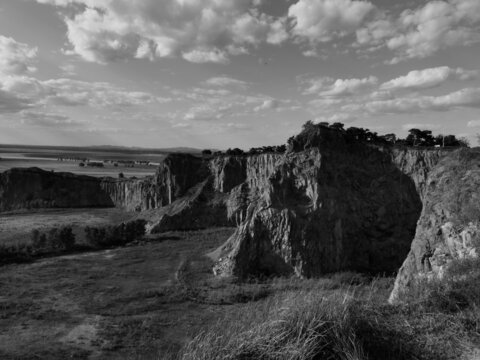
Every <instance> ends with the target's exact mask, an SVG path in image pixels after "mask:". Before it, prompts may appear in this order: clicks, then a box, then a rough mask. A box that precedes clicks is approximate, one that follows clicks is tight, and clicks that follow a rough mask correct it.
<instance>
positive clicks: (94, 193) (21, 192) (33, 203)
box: [0, 168, 114, 211]
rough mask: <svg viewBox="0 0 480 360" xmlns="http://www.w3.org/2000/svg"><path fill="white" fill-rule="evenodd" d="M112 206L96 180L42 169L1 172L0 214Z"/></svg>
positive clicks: (110, 200)
mask: <svg viewBox="0 0 480 360" xmlns="http://www.w3.org/2000/svg"><path fill="white" fill-rule="evenodd" d="M113 206H114V203H113V201H112V199H111V198H110V196H109V195H108V194H107V193H106V192H104V191H103V190H102V188H101V186H100V181H99V180H98V179H96V178H94V177H90V176H81V175H73V174H70V173H57V172H50V171H45V170H42V169H39V168H28V169H20V168H14V169H10V170H7V171H4V172H3V173H0V211H10V210H19V209H35V208H59V207H69V208H81V207H113Z"/></svg>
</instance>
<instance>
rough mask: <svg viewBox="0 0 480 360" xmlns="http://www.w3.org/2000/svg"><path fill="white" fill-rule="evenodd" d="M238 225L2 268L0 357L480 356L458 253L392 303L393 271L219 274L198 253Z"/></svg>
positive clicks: (472, 294) (440, 359)
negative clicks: (438, 279) (406, 297)
mask: <svg viewBox="0 0 480 360" xmlns="http://www.w3.org/2000/svg"><path fill="white" fill-rule="evenodd" d="M232 231H233V229H230V228H225V229H209V230H202V231H192V232H172V233H167V234H162V235H157V236H156V237H152V238H150V239H149V241H147V242H142V243H139V244H137V245H135V246H129V247H123V248H118V249H112V250H108V251H99V252H92V253H85V254H74V255H68V256H61V257H56V258H49V259H43V260H39V261H37V262H35V263H32V264H24V265H8V266H5V267H3V268H2V272H1V273H0V286H1V288H2V294H1V297H0V357H1V358H2V359H30V358H35V356H37V358H46V359H65V358H77V359H87V358H101V359H107V360H108V359H162V360H163V359H175V360H190V359H199V360H202V359H212V360H215V359H227V360H228V359H231V360H234V359H235V360H237V359H238V360H240V359H241V360H247V359H252V360H253V359H264V360H270V359H279V360H293V359H298V360H300V359H302V360H303V359H342V360H343V359H345V360H353V359H355V360H367V359H368V360H390V359H391V360H403V359H405V360H406V359H409V360H410V359H420V360H433V359H435V360H450V359H468V360H473V359H478V358H479V357H478V354H477V357H475V355H473V353H472V355H471V356H470V357H468V356H467V355H466V354H468V352H469V351H473V349H474V348H475V347H477V348H480V333H479V330H480V325H479V324H480V322H479V318H480V313H479V296H478V292H479V290H478V289H477V287H478V286H476V285H477V284H478V283H479V282H478V277H477V276H478V269H479V264H478V263H477V262H475V261H472V262H471V263H459V264H457V265H456V267H452V269H451V273H450V275H451V276H450V277H446V278H445V279H444V281H443V282H442V283H439V284H429V286H431V288H429V289H430V290H431V291H427V292H426V293H425V292H424V293H423V295H422V296H420V295H419V294H420V293H418V294H415V293H412V294H410V295H411V301H410V303H408V304H407V303H406V304H401V305H395V306H392V305H388V304H387V303H386V301H387V298H388V295H389V293H390V291H391V289H392V287H393V280H394V279H393V278H371V277H368V276H364V275H361V274H357V273H348V272H347V273H340V274H331V275H328V276H325V277H324V278H320V279H298V278H293V277H289V278H264V279H261V280H259V279H251V280H249V281H243V282H241V281H239V280H238V279H234V278H230V279H225V278H215V277H214V276H213V274H212V271H211V266H212V263H211V260H210V259H209V258H207V257H204V256H203V254H205V253H208V252H210V251H212V250H213V249H215V248H216V247H217V246H219V245H220V244H221V243H223V242H224V241H225V240H226V239H227V238H228V237H229V236H230V235H231V233H232ZM464 274H468V276H467V277H465V278H462V277H461V276H463V275H464ZM459 280H460V281H459ZM19 284H21V286H19ZM459 293H460V294H463V296H464V297H463V298H462V297H459V296H458V294H459ZM442 298H446V299H448V301H450V302H452V303H453V304H454V305H453V306H452V305H448V306H445V305H444V304H445V301H444V300H441V301H440V300H439V299H442ZM465 299H467V300H465ZM447 304H448V302H447ZM32 354H34V355H32Z"/></svg>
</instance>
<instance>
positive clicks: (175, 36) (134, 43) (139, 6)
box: [37, 0, 288, 63]
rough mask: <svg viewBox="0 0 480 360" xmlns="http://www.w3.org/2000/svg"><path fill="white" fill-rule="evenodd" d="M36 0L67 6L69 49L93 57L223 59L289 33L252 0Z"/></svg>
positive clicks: (103, 60)
mask: <svg viewBox="0 0 480 360" xmlns="http://www.w3.org/2000/svg"><path fill="white" fill-rule="evenodd" d="M37 1H38V2H40V3H45V4H52V5H55V6H60V7H68V8H69V11H66V12H65V13H66V14H67V15H65V16H64V21H65V23H66V25H67V29H68V32H67V37H68V40H69V42H70V44H71V49H70V50H69V52H68V53H71V54H77V55H80V56H81V57H82V58H84V59H85V60H87V61H92V62H100V63H106V62H111V61H115V60H120V59H132V58H148V59H155V58H162V57H173V56H182V57H183V58H184V59H186V60H188V61H191V62H196V63H202V62H216V63H226V62H228V58H229V56H231V55H237V54H240V53H244V52H246V51H248V49H247V47H252V46H253V47H255V46H257V45H259V44H260V43H271V44H279V43H281V42H283V41H285V40H286V39H287V38H288V34H287V32H286V20H285V19H284V18H275V17H273V16H269V15H266V14H264V13H261V12H260V11H259V9H258V6H259V3H258V2H255V3H254V2H252V0H221V1H220V0H216V1H210V0H162V1H161V2H159V1H158V0H142V1H131V0H115V1H112V0H37ZM74 5H77V6H74ZM78 5H80V6H78Z"/></svg>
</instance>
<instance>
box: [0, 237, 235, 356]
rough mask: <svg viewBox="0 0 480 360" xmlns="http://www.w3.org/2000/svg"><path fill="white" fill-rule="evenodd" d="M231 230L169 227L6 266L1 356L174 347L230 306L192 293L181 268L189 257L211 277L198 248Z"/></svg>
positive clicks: (129, 352)
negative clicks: (114, 244)
mask: <svg viewBox="0 0 480 360" xmlns="http://www.w3.org/2000/svg"><path fill="white" fill-rule="evenodd" d="M231 233H232V229H218V230H207V231H201V232H191V233H169V234H165V235H162V236H161V237H158V238H156V239H151V241H150V242H146V243H144V244H143V245H140V246H132V247H126V248H119V249H114V250H108V251H100V252H92V253H85V254H81V255H70V256H61V257H57V258H50V259H44V260H39V261H37V262H35V263H33V264H28V265H9V266H4V267H3V268H2V269H1V270H2V271H1V273H0V288H1V289H2V292H1V294H0V358H1V359H37V358H38V359H67V358H69V359H70V358H74V359H87V358H90V359H132V358H133V359H135V358H138V359H159V358H160V359H161V358H162V357H159V356H163V355H161V354H165V353H168V352H170V351H173V352H176V351H178V350H179V348H180V347H181V346H182V345H183V344H184V343H185V342H186V341H187V340H190V339H192V338H193V337H194V335H195V334H196V333H197V332H198V331H199V329H201V328H203V327H204V326H205V325H206V324H208V323H212V322H215V321H216V319H218V318H219V317H221V316H222V314H224V313H225V311H228V307H222V306H218V305H217V304H216V303H215V301H216V300H215V299H213V300H212V299H211V300H212V301H210V302H212V303H209V300H208V299H202V298H201V296H200V295H198V296H197V298H194V294H193V293H192V292H190V291H189V290H188V289H187V288H186V286H185V285H184V284H182V282H181V281H180V280H179V277H181V275H179V272H180V273H183V270H184V269H185V268H186V264H188V268H195V276H198V277H200V278H202V279H205V280H208V279H210V278H211V277H212V275H211V271H210V264H209V262H208V260H207V258H203V257H202V256H201V254H202V253H203V252H204V251H208V250H212V249H214V248H215V247H216V246H218V245H219V244H220V243H222V242H223V241H225V240H226V238H227V237H228V236H229V235H230V234H231ZM182 269H183V270H182ZM218 291H220V290H218ZM218 291H217V292H218ZM220 292H221V291H220ZM212 294H213V293H212ZM197 299H198V300H197Z"/></svg>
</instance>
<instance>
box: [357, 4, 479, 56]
mask: <svg viewBox="0 0 480 360" xmlns="http://www.w3.org/2000/svg"><path fill="white" fill-rule="evenodd" d="M479 30H480V2H479V1H478V0H444V1H440V0H435V1H429V2H427V3H426V4H425V5H423V6H420V7H418V8H416V9H407V10H404V11H402V12H401V13H400V14H399V15H396V14H395V15H393V14H387V13H386V12H381V13H379V14H378V15H377V17H376V19H375V20H373V21H371V22H369V23H367V24H365V26H363V27H362V28H360V29H358V30H357V32H356V35H357V44H358V45H360V46H362V45H366V46H367V47H369V48H370V50H371V51H374V50H377V49H378V48H380V47H386V48H388V49H390V50H392V51H393V52H394V53H395V56H394V58H393V59H391V60H390V61H389V63H391V64H395V63H398V62H400V61H404V60H407V59H413V58H425V57H428V56H431V55H432V54H434V53H436V52H437V51H439V50H442V49H445V48H448V47H452V46H458V45H472V44H476V43H479V42H480V32H479Z"/></svg>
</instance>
